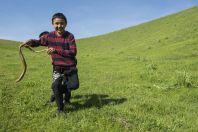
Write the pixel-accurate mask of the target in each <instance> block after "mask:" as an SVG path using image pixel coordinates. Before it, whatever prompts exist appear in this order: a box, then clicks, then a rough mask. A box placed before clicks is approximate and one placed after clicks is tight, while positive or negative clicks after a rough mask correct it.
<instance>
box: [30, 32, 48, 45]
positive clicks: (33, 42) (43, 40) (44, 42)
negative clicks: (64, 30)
mask: <svg viewBox="0 0 198 132" xmlns="http://www.w3.org/2000/svg"><path fill="white" fill-rule="evenodd" d="M47 38H48V36H47V35H45V36H43V37H41V38H40V39H39V40H36V39H31V40H30V41H29V42H28V43H27V44H28V45H29V46H31V47H38V46H47V45H48V41H47Z"/></svg>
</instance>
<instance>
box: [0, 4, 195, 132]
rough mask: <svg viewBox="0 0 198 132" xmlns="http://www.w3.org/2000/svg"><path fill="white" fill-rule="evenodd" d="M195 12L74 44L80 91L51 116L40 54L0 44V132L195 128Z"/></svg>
mask: <svg viewBox="0 0 198 132" xmlns="http://www.w3.org/2000/svg"><path fill="white" fill-rule="evenodd" d="M197 36H198V7H193V8H191V9H188V10H185V11H183V12H180V13H177V14H173V15H170V16H167V17H163V18H160V19H157V20H154V21H151V22H148V23H144V24H141V25H138V26H135V27H130V28H127V29H123V30H120V31H116V32H112V33H109V34H106V35H102V36H97V37H92V38H86V39H80V40H78V41H77V45H78V68H79V77H80V82H81V85H80V88H79V89H78V90H76V91H74V92H73V94H72V100H71V102H72V104H71V105H67V106H66V109H67V113H66V114H65V115H63V116H61V117H57V116H55V111H56V105H55V103H53V104H46V101H47V100H48V99H49V97H50V94H51V88H50V86H51V69H52V68H51V64H50V58H49V57H48V55H47V54H45V53H39V54H35V53H32V52H29V51H28V50H27V49H25V50H24V53H25V57H26V60H27V64H28V70H27V73H26V75H25V78H24V79H23V80H22V81H21V82H20V83H17V84H16V83H15V79H16V78H17V77H18V75H19V74H20V73H21V70H22V67H21V62H20V60H19V56H18V45H19V43H18V42H13V41H6V40H1V41H0V51H1V63H0V96H1V98H0V102H1V111H2V114H1V115H0V128H1V131H85V132H87V131H101V132H103V131H113V132H114V131H179V132H180V131H198V127H197V126H198V118H197V115H198V111H197V109H198V37H197Z"/></svg>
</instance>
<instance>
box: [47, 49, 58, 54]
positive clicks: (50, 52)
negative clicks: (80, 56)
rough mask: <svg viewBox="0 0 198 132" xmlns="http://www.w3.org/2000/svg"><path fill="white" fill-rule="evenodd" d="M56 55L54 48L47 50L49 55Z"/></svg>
mask: <svg viewBox="0 0 198 132" xmlns="http://www.w3.org/2000/svg"><path fill="white" fill-rule="evenodd" d="M55 53H56V50H55V49H54V48H49V49H48V50H47V54H49V55H51V54H55Z"/></svg>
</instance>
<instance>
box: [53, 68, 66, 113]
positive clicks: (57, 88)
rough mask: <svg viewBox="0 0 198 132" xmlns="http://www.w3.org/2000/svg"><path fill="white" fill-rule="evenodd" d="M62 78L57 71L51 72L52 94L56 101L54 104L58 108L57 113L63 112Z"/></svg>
mask: <svg viewBox="0 0 198 132" xmlns="http://www.w3.org/2000/svg"><path fill="white" fill-rule="evenodd" d="M61 85H62V77H61V74H60V73H59V72H57V71H54V72H53V83H52V87H53V92H54V96H55V99H56V104H57V106H58V111H63V107H64V105H63V93H62V87H61Z"/></svg>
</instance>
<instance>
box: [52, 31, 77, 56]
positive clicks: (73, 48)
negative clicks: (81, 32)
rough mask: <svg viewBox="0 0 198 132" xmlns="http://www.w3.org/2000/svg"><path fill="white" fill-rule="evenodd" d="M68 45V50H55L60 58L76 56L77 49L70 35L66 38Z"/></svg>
mask: <svg viewBox="0 0 198 132" xmlns="http://www.w3.org/2000/svg"><path fill="white" fill-rule="evenodd" d="M68 43H69V49H67V50H64V49H57V50H56V51H57V53H58V54H59V55H61V56H64V57H67V56H76V54H77V47H76V42H75V38H74V36H73V35H72V34H71V35H70V36H69V38H68Z"/></svg>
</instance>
